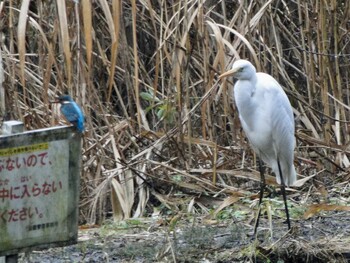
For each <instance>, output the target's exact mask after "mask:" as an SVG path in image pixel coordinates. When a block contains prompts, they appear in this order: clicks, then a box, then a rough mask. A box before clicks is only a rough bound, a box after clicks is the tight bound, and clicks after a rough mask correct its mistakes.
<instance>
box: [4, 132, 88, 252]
mask: <svg viewBox="0 0 350 263" xmlns="http://www.w3.org/2000/svg"><path fill="white" fill-rule="evenodd" d="M80 163H81V135H80V134H79V133H77V132H75V129H74V127H66V126H64V127H54V128H48V129H41V130H35V131H27V132H23V133H17V134H13V135H5V136H0V237H1V238H0V256H7V258H10V257H9V255H16V254H18V253H21V252H27V251H32V250H35V249H44V248H49V247H55V246H65V245H70V244H75V243H77V235H78V201H79V177H80Z"/></svg>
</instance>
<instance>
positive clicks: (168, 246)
mask: <svg viewBox="0 0 350 263" xmlns="http://www.w3.org/2000/svg"><path fill="white" fill-rule="evenodd" d="M248 221H249V220H248ZM252 221H253V220H250V222H249V223H247V218H245V220H239V219H237V218H230V219H223V220H213V219H210V218H208V217H199V216H196V217H194V216H188V215H183V216H177V217H173V218H172V219H170V220H166V219H164V218H156V219H149V218H148V219H137V220H128V221H124V222H121V223H118V224H116V223H112V222H110V223H108V222H107V223H106V224H105V225H103V226H100V227H96V228H88V229H81V230H80V231H79V241H78V244H76V245H72V246H68V247H63V248H52V249H49V250H45V251H35V252H31V253H28V254H26V255H25V254H22V255H20V260H19V262H40V263H46V262H47V263H48V262H55V263H61V262H280V263H282V262H313V263H317V262H350V216H349V212H326V213H321V214H318V215H314V216H313V217H312V218H310V219H307V220H306V219H303V220H295V219H293V220H292V229H291V230H290V231H288V230H287V225H286V224H285V222H283V220H282V219H280V218H279V217H277V216H276V215H274V216H273V220H272V221H271V220H269V219H268V216H267V214H265V215H264V217H263V218H262V219H261V223H260V227H259V231H258V234H257V236H254V235H253V227H252V226H253V224H254V222H252ZM271 224H272V225H271Z"/></svg>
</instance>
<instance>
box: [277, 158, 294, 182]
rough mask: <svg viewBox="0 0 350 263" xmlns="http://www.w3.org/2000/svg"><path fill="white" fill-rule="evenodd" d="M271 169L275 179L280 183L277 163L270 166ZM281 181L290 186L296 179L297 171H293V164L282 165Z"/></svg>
mask: <svg viewBox="0 0 350 263" xmlns="http://www.w3.org/2000/svg"><path fill="white" fill-rule="evenodd" d="M272 170H273V172H274V173H275V175H276V181H277V183H278V184H281V176H280V174H279V171H278V164H277V162H276V165H274V166H272ZM282 174H283V179H284V180H283V181H284V183H285V185H286V186H292V185H293V184H294V183H295V181H296V180H297V173H296V171H295V167H294V165H292V166H290V167H282Z"/></svg>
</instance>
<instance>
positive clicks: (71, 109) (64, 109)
mask: <svg viewBox="0 0 350 263" xmlns="http://www.w3.org/2000/svg"><path fill="white" fill-rule="evenodd" d="M53 102H54V103H60V104H61V113H62V114H63V116H64V117H65V118H66V119H67V121H69V122H70V123H71V124H73V125H74V126H75V127H76V128H77V130H78V132H80V133H82V132H84V114H83V111H82V110H81V108H80V107H79V105H78V104H77V103H76V102H75V101H74V100H73V99H72V97H71V96H69V95H62V96H59V97H57V98H56V100H54V101H53Z"/></svg>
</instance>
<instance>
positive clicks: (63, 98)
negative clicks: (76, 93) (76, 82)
mask: <svg viewBox="0 0 350 263" xmlns="http://www.w3.org/2000/svg"><path fill="white" fill-rule="evenodd" d="M71 101H73V99H72V97H71V96H69V95H62V96H59V97H57V98H55V100H54V101H53V103H61V104H65V103H68V102H71Z"/></svg>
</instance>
